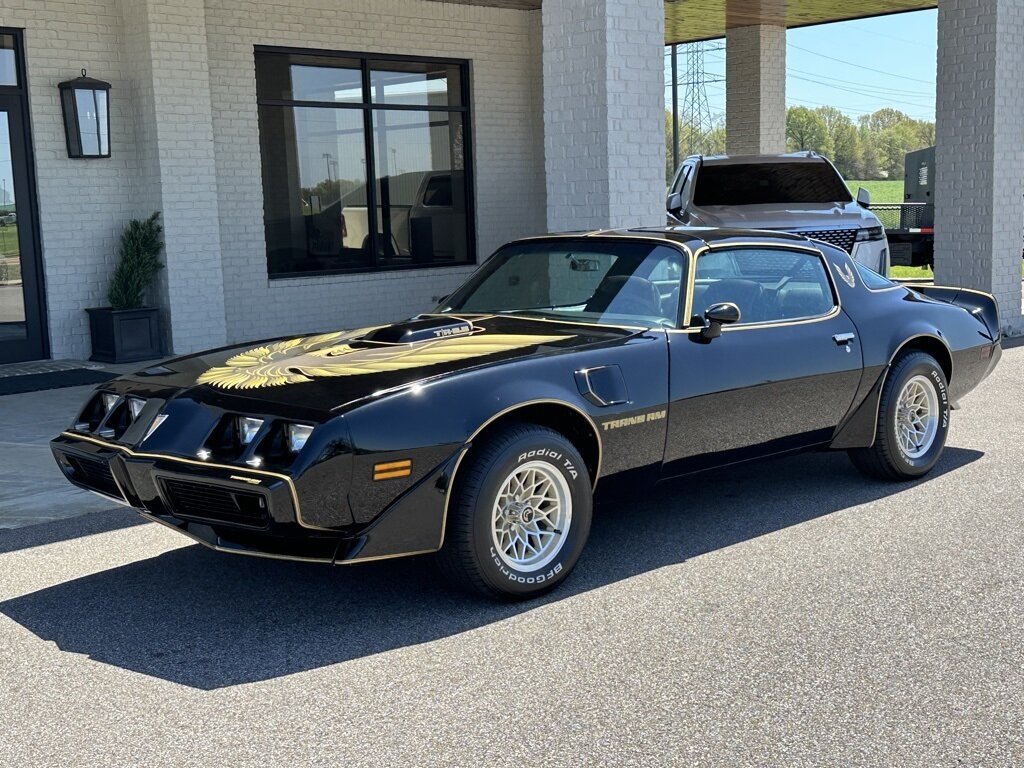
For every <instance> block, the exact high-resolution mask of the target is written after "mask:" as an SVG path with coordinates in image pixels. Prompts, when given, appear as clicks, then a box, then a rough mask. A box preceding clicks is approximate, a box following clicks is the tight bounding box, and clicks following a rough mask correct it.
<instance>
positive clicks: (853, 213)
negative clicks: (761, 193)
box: [691, 202, 878, 232]
mask: <svg viewBox="0 0 1024 768" xmlns="http://www.w3.org/2000/svg"><path fill="white" fill-rule="evenodd" d="M691 214H692V215H693V223H694V224H700V225H701V226H709V227H738V228H741V229H777V230H783V231H786V232H800V231H816V230H822V229H860V228H862V227H877V226H878V219H877V217H876V216H875V215H874V214H873V213H871V212H870V211H868V210H866V209H864V208H861V207H860V206H859V205H858V204H857V203H854V202H851V203H825V204H820V205H811V204H800V205H709V206H706V207H703V208H694V209H692V210H691Z"/></svg>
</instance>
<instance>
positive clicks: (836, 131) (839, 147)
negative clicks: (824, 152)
mask: <svg viewBox="0 0 1024 768" xmlns="http://www.w3.org/2000/svg"><path fill="white" fill-rule="evenodd" d="M814 111H815V112H817V113H818V115H819V116H820V117H821V119H822V121H823V122H824V123H825V128H826V129H827V130H828V135H829V138H830V139H831V141H832V154H831V157H830V159H831V160H832V162H833V163H835V166H836V168H838V169H839V172H840V173H841V174H843V176H846V177H847V178H852V179H859V178H861V173H862V170H863V166H864V150H863V148H862V147H861V143H860V134H858V132H857V128H856V127H855V126H854V124H853V120H851V119H850V118H849V117H847V116H846V115H845V114H843V113H842V112H841V111H839V110H838V109H836V108H835V107H818V108H817V109H816V110H814Z"/></svg>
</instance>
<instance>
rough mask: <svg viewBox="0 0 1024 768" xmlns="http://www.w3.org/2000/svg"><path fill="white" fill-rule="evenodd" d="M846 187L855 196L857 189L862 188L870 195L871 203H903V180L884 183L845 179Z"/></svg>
mask: <svg viewBox="0 0 1024 768" xmlns="http://www.w3.org/2000/svg"><path fill="white" fill-rule="evenodd" d="M846 186H848V187H849V188H850V192H851V193H852V194H853V195H854V196H856V194H857V189H858V188H859V187H864V189H866V190H867V191H868V192H870V193H871V202H872V203H902V202H903V180H902V179H893V180H885V181H856V180H853V179H847V181H846Z"/></svg>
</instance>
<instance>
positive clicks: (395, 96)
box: [370, 61, 462, 107]
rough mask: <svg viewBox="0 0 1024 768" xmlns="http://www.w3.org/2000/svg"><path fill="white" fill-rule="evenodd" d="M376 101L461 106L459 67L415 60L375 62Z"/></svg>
mask: <svg viewBox="0 0 1024 768" xmlns="http://www.w3.org/2000/svg"><path fill="white" fill-rule="evenodd" d="M370 89H371V91H372V93H373V101H374V102H376V103H379V104H406V105H414V106H418V107H457V106H459V96H460V94H461V91H462V88H461V85H460V77H459V67H457V66H452V65H444V64H440V65H439V64H420V63H415V62H393V61H389V62H373V63H372V65H371V71H370Z"/></svg>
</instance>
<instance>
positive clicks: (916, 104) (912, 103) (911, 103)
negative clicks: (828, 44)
mask: <svg viewBox="0 0 1024 768" xmlns="http://www.w3.org/2000/svg"><path fill="white" fill-rule="evenodd" d="M791 77H792V78H793V79H794V80H803V81H804V82H808V83H814V84H815V85H823V86H825V87H826V88H832V89H834V90H837V91H843V92H845V93H854V94H856V95H858V96H867V97H868V98H871V97H873V96H875V94H873V93H869V92H867V91H860V90H857V89H856V88H848V87H846V86H843V85H834V84H832V83H826V82H822V81H821V80H814V79H812V78H809V77H800V76H799V75H791ZM885 99H886V100H887V101H889V102H891V103H892V104H898V105H902V106H906V107H922V108H924V109H929V108H934V106H935V105H934V104H922V103H920V102H916V101H899V100H897V99H894V98H892V97H891V96H887V97H885Z"/></svg>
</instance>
